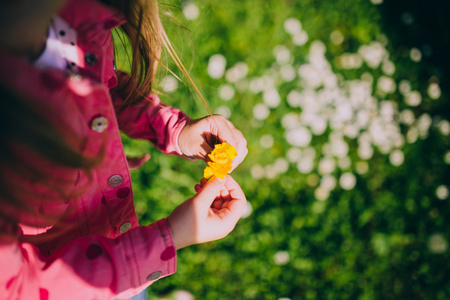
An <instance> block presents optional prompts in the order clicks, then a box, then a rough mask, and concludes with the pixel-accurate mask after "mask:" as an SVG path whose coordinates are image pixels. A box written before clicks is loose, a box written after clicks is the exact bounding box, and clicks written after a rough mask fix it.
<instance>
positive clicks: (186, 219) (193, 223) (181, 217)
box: [167, 176, 247, 249]
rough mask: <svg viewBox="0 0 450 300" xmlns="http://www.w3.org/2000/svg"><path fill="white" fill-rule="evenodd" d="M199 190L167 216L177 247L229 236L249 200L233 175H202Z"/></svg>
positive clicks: (196, 188) (196, 187) (197, 187)
mask: <svg viewBox="0 0 450 300" xmlns="http://www.w3.org/2000/svg"><path fill="white" fill-rule="evenodd" d="M195 190H196V191H197V195H195V196H194V197H192V198H190V199H188V200H186V201H185V202H183V203H182V204H180V206H178V207H177V208H176V209H175V210H174V211H173V212H172V214H171V215H170V216H169V217H168V218H167V221H168V222H169V225H170V229H171V230H172V236H173V239H174V243H175V247H176V249H181V248H183V247H186V246H189V245H193V244H200V243H205V242H209V241H214V240H218V239H221V238H223V237H225V236H227V235H228V234H229V233H230V232H231V231H232V230H233V229H234V226H235V225H236V223H237V222H238V220H239V219H240V217H241V215H242V212H243V211H244V208H245V205H246V203H247V200H246V199H245V195H244V192H243V191H242V189H241V187H240V186H239V184H238V183H237V182H236V181H235V180H234V179H233V178H231V176H227V177H226V179H225V180H219V179H217V178H215V177H213V178H212V179H211V180H209V181H206V179H202V181H201V182H200V185H196V186H195Z"/></svg>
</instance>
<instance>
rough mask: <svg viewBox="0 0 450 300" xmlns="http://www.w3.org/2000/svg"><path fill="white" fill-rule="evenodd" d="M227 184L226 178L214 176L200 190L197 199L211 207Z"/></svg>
mask: <svg viewBox="0 0 450 300" xmlns="http://www.w3.org/2000/svg"><path fill="white" fill-rule="evenodd" d="M224 186H225V180H224V179H219V178H217V177H216V176H213V177H212V178H211V179H210V180H208V182H207V183H206V184H205V185H204V186H203V187H202V189H201V190H200V192H199V193H198V194H197V196H195V201H196V202H199V203H202V204H203V205H207V207H209V206H210V205H211V204H212V203H213V201H214V200H215V199H216V197H218V196H219V195H220V191H221V190H222V189H223V188H224Z"/></svg>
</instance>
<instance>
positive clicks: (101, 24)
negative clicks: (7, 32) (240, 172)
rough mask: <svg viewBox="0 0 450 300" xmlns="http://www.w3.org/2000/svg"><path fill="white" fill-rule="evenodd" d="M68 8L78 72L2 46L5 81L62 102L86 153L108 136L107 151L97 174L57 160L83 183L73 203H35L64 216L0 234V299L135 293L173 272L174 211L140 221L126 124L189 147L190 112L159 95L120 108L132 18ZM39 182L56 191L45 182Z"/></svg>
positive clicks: (159, 140)
mask: <svg viewBox="0 0 450 300" xmlns="http://www.w3.org/2000/svg"><path fill="white" fill-rule="evenodd" d="M59 15H60V16H61V17H62V19H63V20H65V21H66V22H67V23H68V24H69V25H70V26H71V27H72V28H73V29H74V30H75V31H76V32H77V43H76V44H77V46H76V49H75V52H73V53H76V56H77V57H76V58H74V59H76V60H77V68H78V74H79V76H69V77H67V76H66V74H65V72H62V71H57V70H49V69H48V70H45V71H40V70H38V69H36V68H35V67H34V66H33V65H31V64H30V63H28V62H27V61H26V60H25V59H23V58H21V57H18V56H15V55H12V54H8V53H0V60H1V61H0V80H1V82H3V83H4V84H5V85H7V86H10V87H13V89H15V90H17V91H22V92H24V93H26V94H27V95H30V96H31V97H33V99H36V101H40V102H42V103H43V105H47V106H49V107H51V108H53V109H54V111H53V112H57V114H58V116H59V117H60V118H62V119H64V120H65V122H67V124H68V125H69V126H70V127H71V128H73V130H75V132H76V133H78V134H79V135H80V136H81V137H82V138H83V139H84V145H85V147H84V150H83V151H84V153H85V154H87V155H89V154H95V153H97V152H98V151H99V149H101V147H102V145H103V143H106V158H105V160H104V162H103V163H102V165H101V166H100V167H98V168H97V169H95V170H94V172H93V174H92V178H89V177H88V176H87V175H86V174H84V173H83V172H81V171H80V172H78V171H77V172H75V173H70V172H69V173H68V172H67V171H64V170H61V169H58V168H56V167H55V168H54V170H53V169H52V171H53V172H59V173H57V174H58V175H61V177H62V178H74V182H75V183H74V184H73V186H70V187H69V189H68V190H67V192H73V194H75V195H76V191H80V190H82V191H83V192H82V193H81V195H76V196H73V197H72V198H71V199H70V201H68V202H67V201H63V200H60V201H56V200H54V199H52V200H51V201H48V202H46V203H42V201H41V202H39V203H36V202H35V201H31V200H30V203H32V204H30V205H34V206H35V207H33V208H34V209H35V210H36V211H38V212H40V213H42V214H44V215H52V216H56V217H58V222H57V223H56V224H44V223H43V222H44V221H42V220H39V218H38V216H34V217H35V218H36V224H39V226H40V228H35V227H30V226H21V228H20V230H19V231H18V232H17V233H16V235H15V237H10V236H0V266H1V272H0V299H41V300H47V299H58V300H59V299H66V300H67V299H110V298H114V297H122V298H126V297H130V296H132V295H134V294H137V293H139V292H140V291H142V290H143V289H144V288H146V287H147V286H149V285H150V284H151V283H153V282H154V281H155V280H157V279H159V278H162V277H164V276H168V275H170V274H172V273H174V272H175V271H176V250H175V248H174V244H173V240H172V235H171V232H170V229H169V227H168V224H167V221H166V220H165V219H162V220H159V221H157V222H155V223H153V224H150V225H149V226H139V223H138V220H137V217H136V213H135V210H134V204H133V192H132V189H131V180H130V174H129V168H128V165H127V160H126V157H125V154H124V149H123V146H122V142H121V138H120V135H119V129H120V130H122V131H123V132H125V133H126V134H127V135H129V136H131V137H133V138H138V139H146V140H149V141H151V142H152V143H154V144H155V145H156V146H157V147H158V148H159V149H160V150H161V151H162V152H164V153H168V154H174V155H179V156H181V155H182V154H181V152H180V150H179V148H178V145H177V139H178V135H179V133H180V131H181V130H182V128H183V126H184V125H185V123H186V122H187V120H188V117H187V116H186V115H185V114H183V113H182V112H181V111H179V110H177V109H175V108H172V107H169V106H167V105H165V104H164V103H162V102H160V100H159V99H158V97H156V96H155V95H151V96H149V99H150V100H151V101H144V102H143V103H142V104H140V105H137V106H132V107H129V108H127V109H126V110H125V111H124V112H121V113H120V114H117V115H116V111H115V107H117V106H118V105H119V104H121V103H122V100H121V99H120V98H119V97H118V96H117V95H115V96H114V97H113V98H112V97H111V95H110V92H109V89H110V88H112V87H114V86H115V85H116V84H117V77H116V73H115V70H114V67H113V60H114V55H113V47H112V39H111V34H110V31H111V28H113V27H116V26H118V25H120V24H121V23H122V22H123V18H122V17H121V16H120V15H119V14H117V12H114V11H113V10H111V9H110V8H107V7H105V6H103V5H101V4H100V3H98V2H97V1H93V0H73V1H69V3H68V4H67V5H66V6H65V7H64V8H63V9H62V11H61V12H60V14H59ZM68 38H70V37H68ZM67 47H70V43H68V44H67ZM23 184H27V185H30V183H23ZM31 185H32V184H31ZM65 188H66V187H65ZM33 189H34V190H35V191H36V193H38V194H40V195H42V194H45V193H49V194H51V191H48V190H47V189H46V187H43V186H39V185H33ZM0 197H1V195H0ZM31 197H32V195H30V199H31ZM0 209H1V208H0ZM25 217H26V216H23V218H25ZM27 218H29V216H28V217H27ZM23 220H25V219H23ZM27 220H29V219H27ZM41 221H42V222H41ZM0 226H1V220H0Z"/></svg>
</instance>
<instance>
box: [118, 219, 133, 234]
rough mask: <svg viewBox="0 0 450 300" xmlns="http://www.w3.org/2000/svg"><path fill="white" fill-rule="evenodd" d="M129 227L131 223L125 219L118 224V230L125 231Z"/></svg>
mask: <svg viewBox="0 0 450 300" xmlns="http://www.w3.org/2000/svg"><path fill="white" fill-rule="evenodd" d="M130 228H131V223H130V222H128V221H127V222H125V223H123V224H122V225H120V227H119V232H120V233H125V232H127V231H128V230H130Z"/></svg>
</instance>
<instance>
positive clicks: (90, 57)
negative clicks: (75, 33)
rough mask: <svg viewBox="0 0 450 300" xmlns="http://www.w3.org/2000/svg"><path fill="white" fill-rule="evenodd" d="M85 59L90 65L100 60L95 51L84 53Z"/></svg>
mask: <svg viewBox="0 0 450 300" xmlns="http://www.w3.org/2000/svg"><path fill="white" fill-rule="evenodd" d="M84 61H85V62H86V63H87V64H88V65H90V66H95V65H96V64H97V62H98V56H97V55H96V54H95V53H92V52H88V53H86V54H85V55H84Z"/></svg>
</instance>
